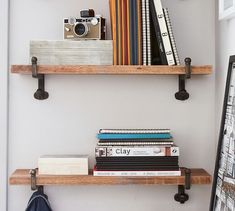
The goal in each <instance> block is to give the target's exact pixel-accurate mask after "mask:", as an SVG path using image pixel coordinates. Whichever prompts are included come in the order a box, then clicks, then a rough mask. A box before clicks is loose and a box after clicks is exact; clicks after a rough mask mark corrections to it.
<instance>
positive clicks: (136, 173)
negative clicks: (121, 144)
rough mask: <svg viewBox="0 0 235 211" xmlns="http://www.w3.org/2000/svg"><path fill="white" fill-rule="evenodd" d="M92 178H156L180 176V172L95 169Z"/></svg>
mask: <svg viewBox="0 0 235 211" xmlns="http://www.w3.org/2000/svg"><path fill="white" fill-rule="evenodd" d="M93 175H94V176H111V177H112V176H114V177H117V176H122V177H125V176H126V177H139V176H140V177H146V176H151V177H153V176H154V177H157V176H164V177H165V176H181V171H180V170H176V171H108V170H97V169H96V167H95V168H94V170H93Z"/></svg>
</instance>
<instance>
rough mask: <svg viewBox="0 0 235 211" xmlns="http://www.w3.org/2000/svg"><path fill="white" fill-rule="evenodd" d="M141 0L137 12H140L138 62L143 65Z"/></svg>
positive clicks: (138, 2) (138, 0)
mask: <svg viewBox="0 0 235 211" xmlns="http://www.w3.org/2000/svg"><path fill="white" fill-rule="evenodd" d="M141 13H142V12H141V0H137V14H138V64H139V65H142V28H141V22H142V19H141V18H142V17H141Z"/></svg>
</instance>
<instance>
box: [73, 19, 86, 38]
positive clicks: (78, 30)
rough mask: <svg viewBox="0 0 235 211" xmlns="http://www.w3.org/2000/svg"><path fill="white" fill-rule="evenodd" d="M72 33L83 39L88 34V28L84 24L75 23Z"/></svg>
mask: <svg viewBox="0 0 235 211" xmlns="http://www.w3.org/2000/svg"><path fill="white" fill-rule="evenodd" d="M73 29H74V33H75V34H76V35H77V36H78V37H84V36H86V35H87V34H88V32H89V28H88V26H87V24H86V23H80V22H78V23H76V24H75V26H74V28H73Z"/></svg>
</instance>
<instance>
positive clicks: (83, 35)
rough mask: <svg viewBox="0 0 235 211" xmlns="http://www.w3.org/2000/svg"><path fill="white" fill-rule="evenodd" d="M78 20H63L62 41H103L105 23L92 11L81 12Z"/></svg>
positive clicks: (72, 18) (73, 18) (71, 18)
mask: <svg viewBox="0 0 235 211" xmlns="http://www.w3.org/2000/svg"><path fill="white" fill-rule="evenodd" d="M80 16H81V17H80V18H75V17H70V18H65V19H64V39H69V40H84V39H85V40H105V32H106V21H105V19H104V18H102V17H101V16H95V12H94V10H92V9H87V10H81V11H80Z"/></svg>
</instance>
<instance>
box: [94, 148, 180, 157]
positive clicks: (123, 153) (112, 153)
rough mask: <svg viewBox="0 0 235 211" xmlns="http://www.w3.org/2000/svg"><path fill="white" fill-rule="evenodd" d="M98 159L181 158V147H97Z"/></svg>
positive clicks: (96, 154)
mask: <svg viewBox="0 0 235 211" xmlns="http://www.w3.org/2000/svg"><path fill="white" fill-rule="evenodd" d="M95 156H96V157H133V156H137V157H143V156H179V147H164V146H162V147H136V146H133V147H129V146H128V147H96V148H95Z"/></svg>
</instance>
